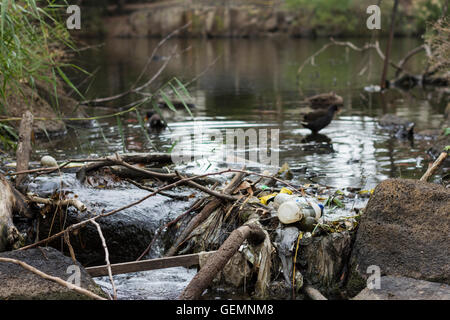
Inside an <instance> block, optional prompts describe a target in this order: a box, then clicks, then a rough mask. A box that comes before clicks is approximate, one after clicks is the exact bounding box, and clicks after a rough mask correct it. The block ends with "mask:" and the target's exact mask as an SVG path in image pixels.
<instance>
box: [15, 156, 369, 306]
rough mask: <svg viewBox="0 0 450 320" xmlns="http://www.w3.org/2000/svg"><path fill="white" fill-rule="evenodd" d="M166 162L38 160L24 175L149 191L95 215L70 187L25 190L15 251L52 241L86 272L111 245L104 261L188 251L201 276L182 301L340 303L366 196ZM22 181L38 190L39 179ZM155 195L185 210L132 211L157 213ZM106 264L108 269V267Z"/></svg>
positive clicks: (287, 177) (282, 175)
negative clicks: (226, 297) (26, 215)
mask: <svg viewBox="0 0 450 320" xmlns="http://www.w3.org/2000/svg"><path fill="white" fill-rule="evenodd" d="M73 162H78V163H80V165H78V166H75V165H73ZM168 162H170V155H164V154H124V155H120V156H119V155H118V154H116V155H115V156H111V157H106V158H99V159H79V160H77V161H73V160H71V161H69V160H68V161H65V162H64V163H62V164H60V165H58V163H57V162H56V161H55V159H53V158H51V157H48V156H46V157H44V158H43V159H42V165H43V167H41V168H37V169H32V170H29V174H30V175H31V174H38V175H49V174H52V175H61V174H63V173H64V172H66V173H71V174H72V175H73V172H74V171H76V178H77V179H78V183H79V184H81V185H82V186H83V187H82V188H84V189H86V188H87V189H88V190H103V189H105V188H106V189H108V190H114V189H116V188H120V189H121V190H123V191H124V192H126V191H127V190H130V191H129V192H132V189H133V190H134V189H140V190H141V191H145V192H148V193H146V194H145V196H143V197H142V198H140V199H138V200H136V201H133V202H131V203H128V204H126V205H123V206H121V207H119V208H115V209H109V208H110V207H109V206H105V209H103V210H101V211H98V210H99V209H100V208H101V207H102V206H101V204H99V203H95V204H93V203H90V202H89V203H84V202H85V201H86V199H83V196H78V195H77V194H76V190H75V191H74V192H69V191H68V190H67V187H66V190H62V189H61V188H58V187H59V186H58V185H56V187H55V190H54V192H53V194H51V193H49V194H48V197H47V198H44V197H43V195H40V194H35V193H30V192H28V194H25V195H24V196H25V197H26V201H27V203H28V204H29V205H30V207H29V208H28V210H30V211H31V212H33V214H31V216H33V217H34V220H35V221H36V222H33V224H32V225H31V226H28V229H27V231H26V233H27V234H24V236H25V237H26V239H27V240H26V241H25V244H26V246H25V247H23V248H22V249H21V250H23V249H27V248H31V247H36V246H40V245H50V246H53V247H55V248H57V249H63V250H64V252H65V253H66V254H67V255H70V256H71V257H72V258H73V259H77V260H78V261H80V262H81V263H82V264H83V265H84V266H90V265H98V264H99V263H101V261H102V260H104V256H105V252H106V251H107V250H108V249H109V250H108V251H109V252H108V255H107V256H109V257H110V260H111V263H119V262H132V261H135V260H141V259H146V258H147V259H148V258H169V257H177V256H180V257H183V256H184V255H192V254H194V255H196V256H195V257H197V256H198V265H199V266H200V271H199V272H198V273H197V275H196V276H195V277H194V279H193V280H192V281H191V283H190V284H189V285H188V287H187V288H186V289H185V291H184V292H183V294H182V295H181V296H180V298H184V299H190V298H198V297H199V296H198V295H201V294H202V293H203V292H204V289H206V288H210V290H208V293H207V295H208V294H212V295H214V294H215V293H216V292H221V294H224V293H226V292H230V293H234V294H236V293H237V294H241V295H244V296H251V297H253V298H273V299H291V298H299V299H302V298H304V296H305V295H307V296H308V297H310V298H311V297H317V295H320V293H319V291H320V292H321V293H322V294H324V295H326V296H328V297H335V296H338V297H342V292H341V290H340V289H341V288H342V287H343V285H344V284H345V281H346V277H347V269H346V268H347V267H346V265H347V262H348V256H349V253H350V251H351V250H350V249H351V242H352V237H353V236H354V234H355V230H356V228H357V226H358V219H359V216H360V210H359V209H358V208H356V207H355V204H356V203H358V204H359V205H358V206H359V207H362V206H361V204H362V205H364V204H365V201H366V199H365V197H367V196H368V195H370V191H365V190H359V189H355V188H352V189H350V190H346V191H345V192H344V191H340V190H334V189H333V188H330V187H326V186H321V185H314V184H304V185H293V184H292V183H291V181H293V179H292V178H293V176H292V173H291V172H290V170H289V168H288V166H287V165H284V166H283V167H282V168H281V169H280V170H279V171H278V172H276V173H269V172H263V173H257V172H251V171H247V170H246V169H245V168H243V169H226V170H222V171H219V172H210V173H206V174H201V175H188V174H183V173H180V172H179V171H177V169H176V168H173V167H170V166H168V165H167V163H168ZM46 166H47V167H46ZM12 174H13V173H12ZM61 177H62V176H61ZM66 180H67V178H66ZM25 181H27V180H25ZM66 182H67V181H66ZM24 183H26V184H27V186H32V185H34V187H33V188H35V189H36V184H37V180H36V179H35V180H34V181H33V182H31V183H30V181H28V182H24ZM62 185H63V183H62V182H61V185H60V186H61V187H62ZM71 185H72V186H76V184H74V183H69V184H68V186H69V187H70V186H71ZM130 188H132V189H130ZM37 189H39V188H37ZM28 190H31V189H29V188H28ZM88 192H90V191H88ZM91 193H92V192H91ZM84 194H86V191H84ZM157 197H162V198H158V200H157ZM147 199H148V200H147ZM161 199H166V200H164V201H168V206H169V207H172V208H182V207H183V206H184V208H185V209H183V211H184V212H180V213H181V214H180V213H178V216H177V217H176V218H175V219H173V218H170V219H169V218H167V219H165V220H160V223H159V226H155V223H154V222H152V221H153V220H152V221H150V220H148V218H145V217H141V216H136V214H134V215H132V214H131V213H130V210H132V209H133V208H134V207H136V206H144V205H145V204H146V206H147V208H152V210H155V208H154V207H152V206H154V205H155V203H157V202H158V201H159V202H160V201H162V200H161ZM357 200H358V201H360V202H357ZM99 201H100V202H101V199H99ZM155 201H156V202H155ZM159 202H158V203H159ZM109 205H111V204H109ZM113 205H114V204H113ZM166 206H167V205H166ZM113 207H114V206H113ZM141 210H142V209H141ZM143 210H144V211H143V212H145V210H146V209H145V207H143ZM147 210H148V209H147ZM136 212H137V213H138V214H139V212H141V211H136ZM156 212H157V211H156ZM130 214H131V215H130ZM142 219H144V220H142ZM145 219H147V220H145ZM140 221H144V222H143V223H141V222H140ZM95 223H98V227H95ZM36 228H37V229H36ZM99 229H100V230H99ZM102 230H103V232H101V231H102ZM98 232H100V235H101V236H100V237H99V234H98ZM101 233H103V234H101ZM131 235H133V236H131ZM63 238H64V241H63ZM100 239H104V240H105V243H104V244H102V242H101V241H100ZM105 244H106V248H105ZM156 246H158V247H159V248H158V250H155V247H156ZM216 250H217V253H214V252H215V251H216ZM155 253H156V254H159V256H155ZM205 253H210V254H208V255H205ZM202 257H203V258H202ZM205 257H207V258H205ZM163 264H164V263H162V265H163ZM107 265H108V268H111V266H110V265H109V261H108V263H107ZM190 265H192V263H191V264H190ZM194 265H195V263H194ZM162 267H163V268H164V267H166V266H162ZM217 270H220V272H219V273H217ZM317 289H318V290H319V291H317Z"/></svg>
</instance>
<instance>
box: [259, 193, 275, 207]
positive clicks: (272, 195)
mask: <svg viewBox="0 0 450 320" xmlns="http://www.w3.org/2000/svg"><path fill="white" fill-rule="evenodd" d="M277 194H278V192H276V193H271V194H269V195H267V196H264V197H261V198H259V200H260V201H261V203H262V204H264V205H266V204H267V202H268V201H269V200H270V199H272V198H275V197H276V196H277Z"/></svg>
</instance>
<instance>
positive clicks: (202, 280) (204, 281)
mask: <svg viewBox="0 0 450 320" xmlns="http://www.w3.org/2000/svg"><path fill="white" fill-rule="evenodd" d="M265 237H266V235H265V233H264V232H263V230H261V228H260V227H258V226H257V225H254V224H253V225H245V226H242V227H239V228H238V229H236V230H234V231H233V232H232V233H231V234H230V236H229V237H228V238H227V240H225V242H224V243H223V244H222V245H221V246H220V248H219V250H217V252H216V253H215V254H214V255H213V256H212V257H211V258H210V259H209V260H208V261H207V263H206V264H205V266H203V268H201V269H200V271H199V272H198V273H197V274H196V275H195V277H194V278H193V279H192V280H191V282H190V283H189V284H188V285H187V287H186V288H185V289H184V290H183V292H182V293H181V295H180V296H179V297H178V299H179V300H194V299H198V298H200V296H201V295H202V293H203V291H205V289H206V288H207V287H208V286H209V284H210V283H211V281H212V280H213V279H214V278H215V276H216V275H217V274H218V273H219V272H220V271H221V270H222V269H223V268H224V267H225V265H226V264H227V262H228V261H229V260H230V259H231V257H233V255H234V254H235V253H236V252H237V251H238V249H239V247H240V246H241V245H242V243H243V242H244V241H245V240H247V241H248V242H249V243H250V244H252V245H258V244H260V243H261V242H262V241H264V239H265Z"/></svg>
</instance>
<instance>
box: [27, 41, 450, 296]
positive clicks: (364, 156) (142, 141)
mask: <svg viewBox="0 0 450 320" xmlns="http://www.w3.org/2000/svg"><path fill="white" fill-rule="evenodd" d="M349 40H351V41H353V42H354V43H355V44H356V45H359V46H360V45H363V44H364V42H365V41H368V40H365V39H349ZM158 41H159V40H155V39H107V40H105V42H104V44H103V45H102V46H100V47H96V48H93V49H90V50H86V51H82V53H80V54H79V55H77V56H75V57H74V58H73V62H74V63H75V64H77V65H78V66H81V67H82V68H84V69H85V70H87V71H89V72H93V73H94V75H93V77H91V78H87V79H86V78H85V75H80V74H77V75H73V76H72V79H73V82H74V83H75V84H76V85H79V86H80V87H81V89H82V90H81V91H82V92H84V93H85V96H86V98H88V99H89V98H97V97H104V96H110V95H114V94H117V93H120V92H123V91H126V90H128V89H129V88H130V87H131V86H133V84H134V82H135V81H136V79H137V78H138V77H139V75H140V74H141V73H143V77H142V80H141V83H144V82H145V81H146V80H147V79H150V78H151V77H152V76H153V75H154V74H155V73H156V72H157V71H158V70H159V68H161V66H162V65H163V64H164V63H165V62H166V59H168V57H169V56H170V55H171V52H172V50H173V48H174V47H175V46H176V49H177V50H178V52H181V51H184V52H183V53H180V54H179V55H176V56H174V57H172V58H171V61H170V62H169V63H168V65H167V67H166V68H165V69H164V70H163V71H162V73H161V75H160V76H159V77H158V78H157V79H156V80H155V81H154V82H153V83H152V85H151V86H150V88H149V89H148V92H154V91H155V90H156V89H158V88H160V87H161V86H164V85H165V84H166V83H167V82H168V81H170V80H171V79H173V78H174V77H177V78H178V79H179V80H180V81H182V82H183V83H187V82H189V81H190V80H192V79H193V78H195V77H196V76H197V75H200V74H201V76H200V77H199V78H198V80H197V81H195V82H193V83H192V84H191V85H189V86H188V91H189V93H190V95H191V96H192V101H193V103H194V104H195V107H194V108H192V109H191V111H192V113H193V115H194V118H192V117H191V116H190V115H189V114H188V112H186V110H184V108H183V107H180V108H178V111H177V112H173V111H171V110H169V109H168V108H165V109H163V110H162V112H163V115H164V118H165V120H166V121H167V123H168V129H166V130H163V131H161V132H158V133H156V132H149V138H150V140H149V139H147V137H146V135H145V134H144V133H143V130H142V129H143V128H142V127H141V126H140V125H139V122H138V120H137V115H136V113H135V112H134V111H133V112H129V113H125V114H124V115H123V116H121V123H122V127H123V128H122V131H123V134H121V133H120V131H121V130H120V126H118V124H117V118H116V117H106V118H102V119H99V120H98V121H96V122H95V125H94V126H93V127H90V128H79V127H77V126H74V127H70V128H69V130H68V132H67V134H66V135H64V136H61V137H52V138H51V139H50V140H49V141H46V142H45V143H43V144H39V145H38V150H37V152H36V155H35V156H36V159H38V158H39V157H40V156H42V155H44V154H51V155H52V156H54V157H55V158H56V159H58V160H59V159H67V158H76V157H87V156H97V155H98V156H101V155H110V154H111V153H113V152H117V151H119V152H121V151H124V150H126V151H128V152H150V151H153V150H155V149H156V150H158V151H168V150H171V149H172V148H173V147H174V141H175V140H176V139H175V140H174V137H175V138H176V137H183V136H189V135H191V134H193V133H194V130H195V129H198V128H202V130H203V132H206V133H209V132H214V133H217V130H218V131H219V132H221V133H222V134H223V135H224V136H225V132H226V130H227V129H235V130H236V129H243V130H248V129H256V130H260V129H269V130H270V129H279V145H278V147H277V148H276V149H273V150H272V152H277V154H278V156H279V164H280V165H281V164H283V163H285V162H286V163H288V164H289V167H290V168H291V170H292V171H293V174H294V180H293V181H294V182H297V183H305V182H314V183H320V184H324V185H328V186H332V187H334V188H339V189H345V188H347V187H359V188H362V189H372V188H374V187H375V186H376V185H377V183H379V182H380V181H382V180H384V179H386V178H391V177H402V178H414V179H417V178H419V177H420V176H421V175H422V174H423V172H424V171H425V170H426V167H427V164H428V162H429V158H428V157H427V154H426V150H427V149H428V148H429V146H430V142H429V141H427V140H417V139H416V140H399V139H396V138H393V137H391V135H390V134H389V133H388V132H386V131H385V130H383V129H381V128H379V127H378V125H377V119H378V118H379V117H381V116H382V115H384V114H385V113H393V114H396V115H399V116H402V117H404V118H406V119H409V120H410V121H414V122H415V123H416V129H415V130H416V131H420V130H421V129H430V128H439V127H440V123H441V121H442V119H443V112H444V109H445V105H446V103H447V101H446V100H445V95H443V94H442V92H440V91H439V90H434V89H430V90H423V89H413V90H410V91H402V90H397V89H392V90H389V92H387V93H386V94H384V95H381V94H379V93H370V92H366V91H365V90H364V87H365V86H368V85H371V84H376V85H377V84H379V82H380V74H381V70H382V64H381V61H380V59H379V57H378V56H377V54H376V52H375V51H368V52H365V53H359V52H354V51H351V50H348V49H345V48H343V47H331V48H329V49H328V50H326V51H325V52H323V53H322V54H321V55H320V56H318V57H317V58H316V59H315V64H316V65H315V66H311V65H309V64H308V65H306V66H305V68H304V69H303V71H302V73H300V74H299V75H297V70H298V68H299V67H300V65H301V64H302V63H303V61H304V60H305V59H307V58H308V57H309V56H310V55H312V54H313V53H314V52H316V51H318V50H319V49H320V48H321V47H322V46H323V45H324V44H326V43H327V42H328V41H327V40H323V39H322V40H305V39H287V38H276V39H275V38H274V39H254V40H253V39H252V40H250V39H217V40H212V39H207V40H206V39H190V40H186V39H174V40H169V41H167V42H166V43H165V44H164V46H163V47H162V48H161V49H160V50H159V51H158V53H157V57H156V59H154V61H152V62H151V63H150V64H149V66H148V68H145V66H146V64H147V60H148V58H149V56H150V55H151V53H152V51H153V49H154V48H155V46H156V45H157V43H158ZM100 42H101V41H100V40H99V41H92V40H91V41H88V42H87V43H86V45H93V44H98V43H100ZM420 43H421V41H420V40H419V39H410V38H404V39H396V40H395V42H394V47H393V52H392V60H393V61H398V60H399V59H401V58H402V57H403V56H404V55H405V54H406V53H407V52H408V51H409V50H411V49H412V48H414V47H416V46H418V45H420ZM381 46H382V48H384V46H385V42H384V41H382V42H381ZM216 59H217V60H216ZM407 68H408V69H409V70H411V71H413V72H414V71H420V70H421V69H422V68H423V62H422V59H420V56H417V57H416V58H415V59H412V60H411V61H410V62H409V63H408V65H407ZM392 77H393V73H391V74H390V78H392ZM330 91H334V92H336V93H337V94H339V95H340V96H342V97H343V98H344V108H343V110H342V111H341V112H340V113H339V114H337V115H336V117H335V120H334V121H332V123H331V124H330V125H329V126H327V127H326V128H324V129H323V130H322V131H321V132H320V135H318V136H315V137H312V136H310V131H309V130H308V129H305V128H302V126H301V125H300V123H299V119H300V118H299V117H300V116H299V112H301V105H300V103H299V102H300V101H301V100H303V99H304V98H305V97H307V96H311V95H314V94H318V93H324V92H330ZM139 98H141V97H140V96H137V95H134V96H128V97H126V98H123V99H120V100H115V101H113V102H109V103H105V104H103V105H101V106H96V107H91V108H89V109H88V113H89V115H90V116H103V115H108V114H112V113H114V112H117V111H122V110H126V109H127V107H125V106H126V105H127V104H128V103H130V102H132V101H135V100H136V99H139ZM139 110H140V113H141V115H144V114H145V112H146V111H149V110H152V105H151V104H144V105H142V106H141V107H140V108H139ZM178 143H179V144H178V145H177V144H175V148H177V147H178V148H180V149H182V150H189V149H191V150H193V151H195V152H201V153H207V154H210V155H213V156H212V157H210V158H208V159H202V160H199V161H194V162H192V163H190V164H189V165H188V166H187V168H188V169H189V170H191V171H193V172H205V171H208V170H209V171H211V170H215V169H217V168H218V167H226V166H228V165H230V164H229V163H226V161H224V160H223V159H222V158H221V157H220V156H217V155H218V153H217V151H223V148H224V144H223V141H216V140H215V141H212V140H211V139H205V138H199V139H194V140H192V141H189V143H188V142H178ZM252 148H253V149H252ZM255 148H256V151H259V149H258V145H257V146H248V145H247V146H245V150H243V151H246V152H247V153H246V152H243V153H242V156H243V157H245V156H246V155H248V153H249V152H250V151H252V150H253V151H255ZM219 155H220V153H219ZM238 166H239V165H238ZM255 166H256V167H258V165H257V164H251V165H250V167H251V168H253V167H255ZM261 168H266V166H261ZM121 192H125V191H121ZM130 192H134V191H130ZM163 218H164V217H161V219H163ZM183 270H184V271H183ZM194 274H195V272H192V270H187V269H183V268H177V269H167V270H159V271H151V272H143V273H138V274H132V275H122V276H116V277H115V279H116V281H117V282H118V288H119V291H122V293H120V294H119V297H121V298H123V299H131V298H157V297H163V298H174V297H176V296H177V293H179V292H180V291H181V290H182V288H183V287H184V285H185V284H186V283H187V282H188V281H189V280H190V279H191V278H192V277H193V275H194ZM156 279H158V280H156ZM98 281H99V283H100V284H102V285H103V286H105V288H106V287H108V282H107V279H106V278H101V279H99V280H98ZM168 283H171V284H168Z"/></svg>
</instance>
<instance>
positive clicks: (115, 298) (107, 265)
mask: <svg viewBox="0 0 450 320" xmlns="http://www.w3.org/2000/svg"><path fill="white" fill-rule="evenodd" d="M91 222H92V224H93V225H94V226H95V227H96V228H97V231H98V235H99V236H100V239H101V240H102V245H103V249H104V250H105V262H106V267H107V268H108V276H109V280H110V281H111V286H112V289H113V297H114V300H117V291H116V286H115V285H114V279H113V276H112V270H111V263H110V262H109V251H108V247H107V246H106V240H105V237H104V236H103V232H102V228H101V227H100V225H99V224H98V223H97V222H96V221H94V220H91Z"/></svg>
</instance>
